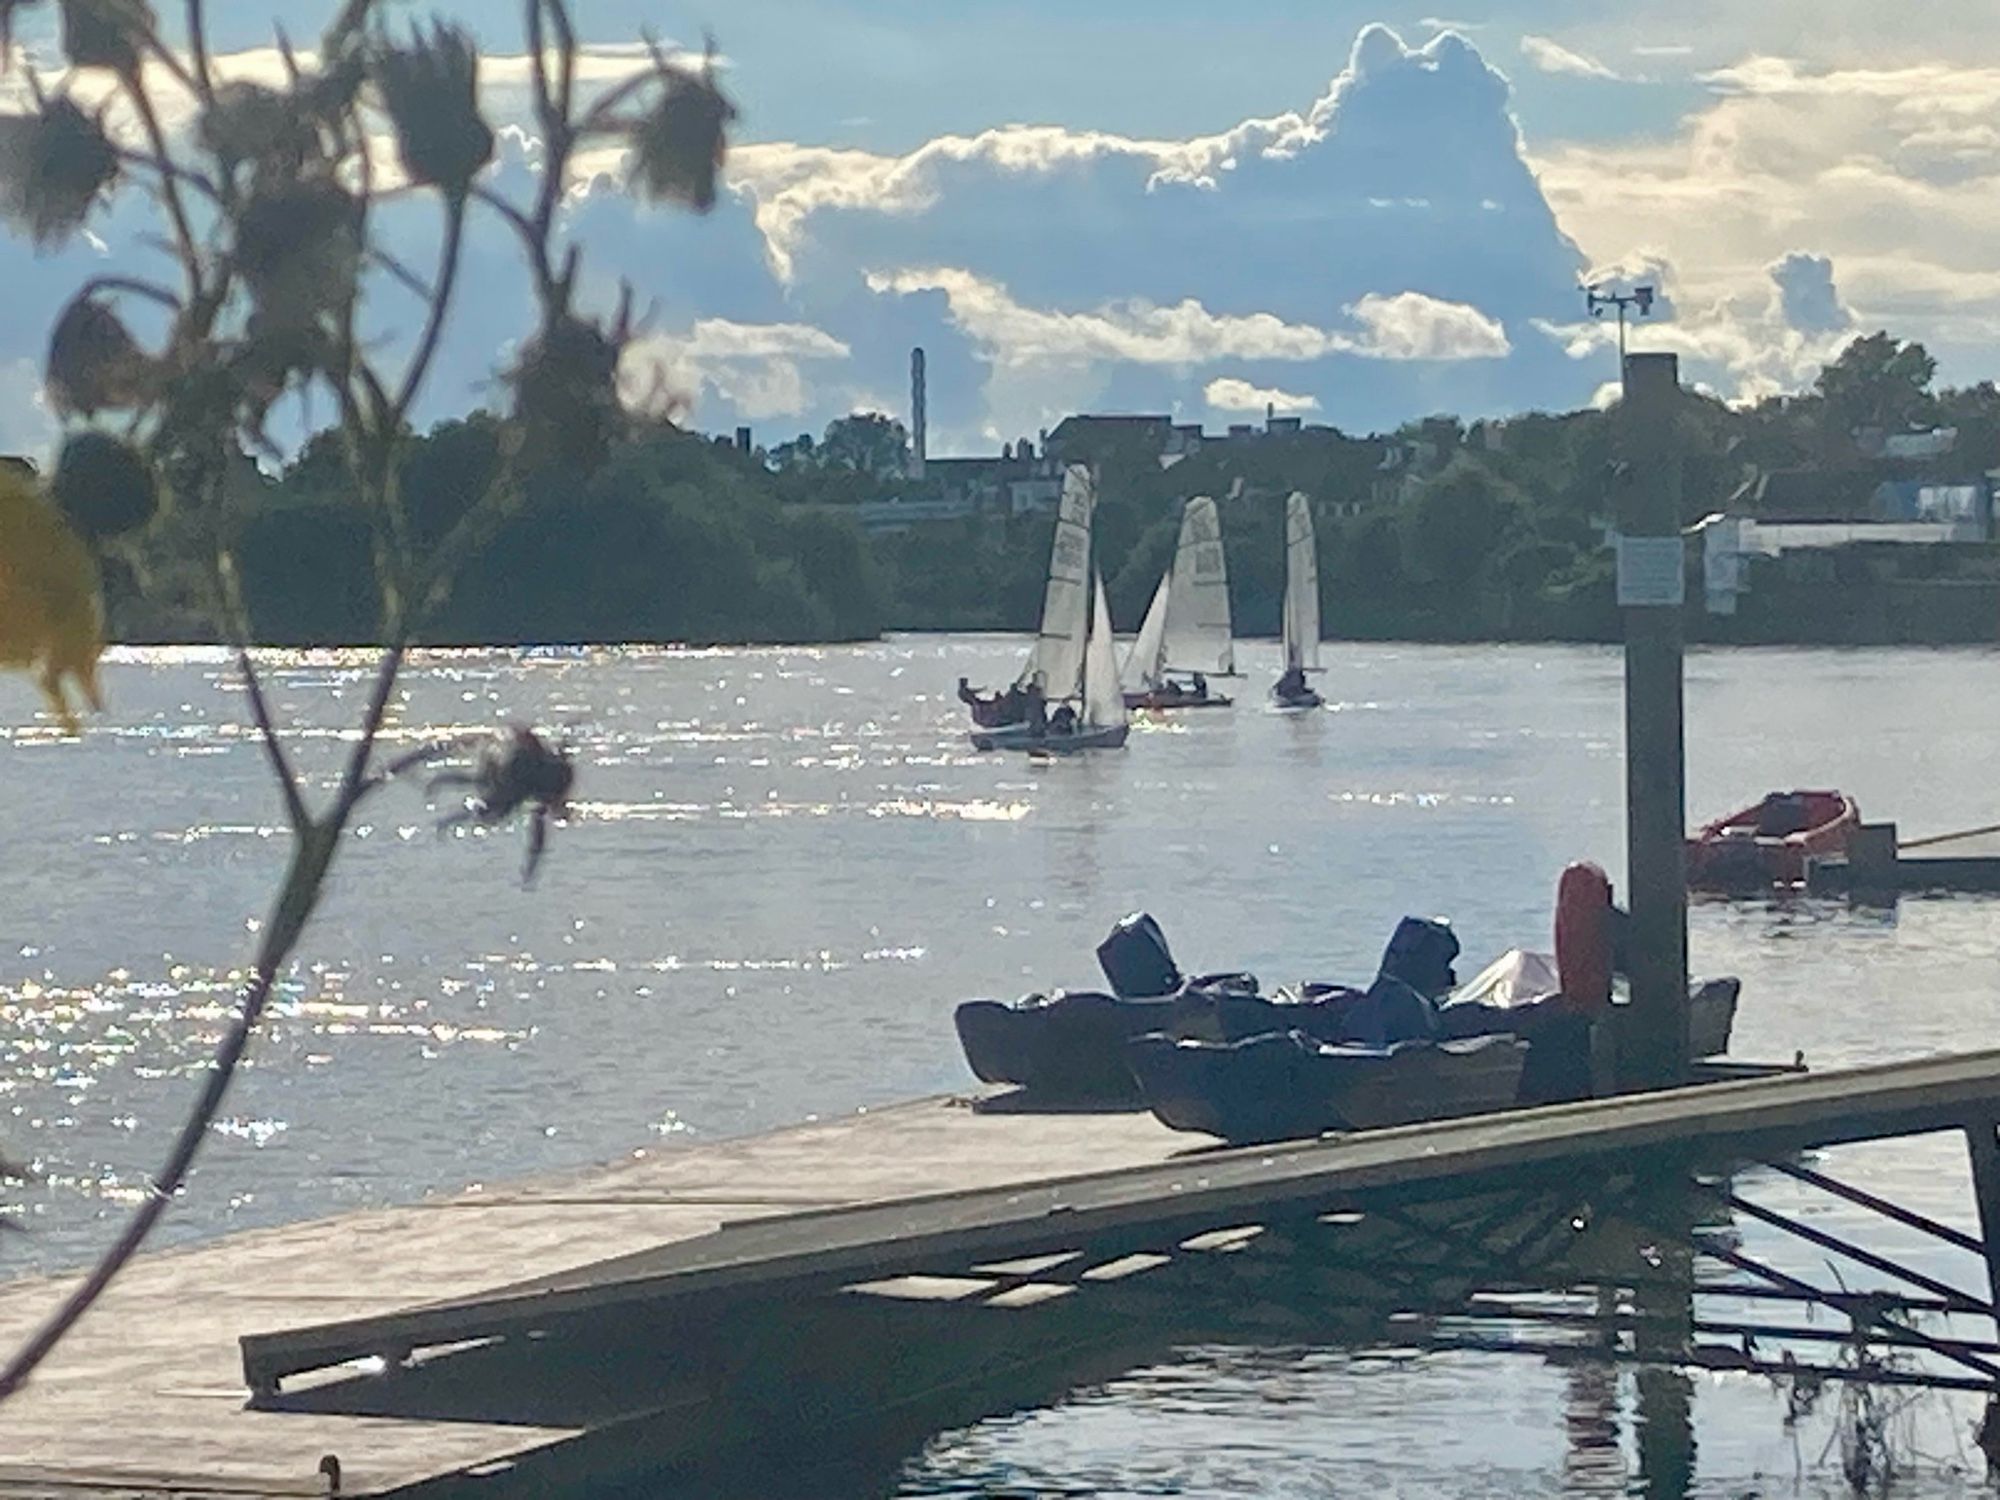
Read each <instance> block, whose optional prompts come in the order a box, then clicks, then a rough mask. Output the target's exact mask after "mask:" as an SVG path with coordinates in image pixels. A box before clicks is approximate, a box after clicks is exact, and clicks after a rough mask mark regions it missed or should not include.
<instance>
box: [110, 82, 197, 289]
mask: <svg viewBox="0 0 2000 1500" xmlns="http://www.w3.org/2000/svg"><path fill="white" fill-rule="evenodd" d="M122 82H123V85H124V89H125V94H126V97H127V98H129V99H130V100H131V101H132V107H133V108H134V109H135V110H137V111H138V112H139V119H140V122H141V123H142V124H143V125H144V126H145V128H146V139H147V141H148V143H149V144H150V145H151V146H152V148H153V155H154V156H156V157H158V158H159V160H160V161H162V162H166V163H169V164H170V163H171V162H172V161H173V154H172V153H171V152H170V151H168V150H167V133H166V131H165V130H163V129H161V128H160V116H159V113H158V111H156V110H155V109H154V108H153V98H152V95H151V94H150V93H148V92H147V89H146V85H145V82H144V80H143V79H142V78H141V77H140V75H139V73H138V72H137V71H136V70H134V71H133V72H132V73H130V74H128V75H127V76H126V77H125V78H124V79H123V80H122ZM160 202H161V204H162V206H163V207H164V208H165V209H166V212H167V219H168V221H169V222H170V223H172V225H173V226H174V239H175V241H176V242H177V246H178V250H179V258H180V262H181V269H182V270H184V271H185V272H186V273H187V279H188V294H189V297H190V299H191V300H193V301H200V300H201V286H202V275H201V251H200V249H199V248H198V247H197V246H196V245H195V239H194V228H193V226H192V224H191V223H190V221H189V219H188V215H187V205H186V204H184V203H183V202H182V201H181V190H180V183H179V181H178V179H177V177H176V174H175V173H174V172H172V171H170V170H169V171H163V172H162V173H161V174H160Z"/></svg>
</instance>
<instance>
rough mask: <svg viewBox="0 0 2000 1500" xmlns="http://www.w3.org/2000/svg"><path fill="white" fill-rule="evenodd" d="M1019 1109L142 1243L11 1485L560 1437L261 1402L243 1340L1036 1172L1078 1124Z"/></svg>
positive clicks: (261, 1482) (97, 1481) (45, 1378)
mask: <svg viewBox="0 0 2000 1500" xmlns="http://www.w3.org/2000/svg"><path fill="white" fill-rule="evenodd" d="M1011 1123H1012V1122H1011V1121H1010V1122H1005V1123H1002V1122H997V1121H995V1120H991V1119H988V1118H987V1117H983V1116H979V1115H976V1114H974V1113H973V1112H972V1111H971V1110H970V1109H968V1108H965V1107H963V1106H962V1105H955V1104H952V1103H950V1102H948V1101H942V1100H928V1101H915V1102H913V1103H911V1104H909V1105H907V1106H899V1107H896V1108H891V1109H887V1110H876V1111H871V1112H869V1113H867V1114H865V1115H855V1116H851V1117H848V1118H845V1119H841V1120H835V1121H826V1122H820V1123H816V1124H811V1125H805V1126H798V1127H793V1128H791V1129H788V1130H783V1131H777V1132H773V1133H771V1134H768V1135H764V1136H757V1137H752V1138H749V1139H747V1140H740V1141H726V1142H720V1143H714V1144H693V1145H689V1146H685V1147H683V1146H678V1145H675V1146H670V1147H667V1148H663V1149H656V1150H655V1151H653V1152H650V1153H649V1154H647V1155H646V1156H644V1157H635V1158H628V1159H627V1160H624V1161H621V1162H618V1163H614V1164H612V1165H610V1166H607V1167H602V1168H595V1169H591V1170H589V1171H587V1172H583V1173H572V1174H567V1175H560V1176H555V1175H552V1176H549V1177H545V1178H543V1179H540V1180H536V1181H531V1182H524V1183H519V1184H509V1185H503V1186H496V1187H491V1188H487V1189H483V1190H480V1191H475V1192H468V1193H463V1194H457V1195H453V1196H452V1197H450V1198H439V1199H432V1200H428V1201H426V1202H424V1203H421V1204H415V1205H410V1206H408V1207H401V1208H392V1209H377V1210H367V1211H363V1212H359V1213H350V1214H346V1215H342V1216H340V1217H337V1218H333V1219H325V1220H318V1221H313V1222H307V1223H301V1224H292V1225H285V1226H281V1227H278V1228H273V1229H265V1230H257V1231H252V1232H249V1233H244V1234H239V1235H233V1236H229V1237H227V1238H224V1239H220V1240H215V1241H210V1242H208V1243H206V1244H201V1245H196V1246H192V1247H188V1248H184V1249H177V1250H172V1251H165V1252H160V1253H156V1254H150V1255H145V1256H142V1257H141V1258H140V1259H139V1260H138V1261H136V1262H135V1263H134V1264H133V1265H132V1267H131V1268H130V1269H129V1270H128V1271H127V1273H126V1275H125V1277H123V1278H122V1279H121V1280H120V1281H119V1282H118V1283H117V1284H116V1285H115V1286H114V1287H113V1289H112V1290H111V1292H110V1293H109V1294H108V1295H107V1296H106V1297H105V1299H104V1301H103V1302H101V1303H100V1304H99V1306H98V1308H97V1309H96V1310H95V1311H94V1312H93V1313H92V1314H91V1316H90V1317H89V1318H87V1319H86V1320H85V1321H84V1322H83V1324H82V1325H80V1327H79V1328H78V1329H77V1331H76V1333H75V1334H74V1335H73V1336H72V1338H71V1340H70V1341H68V1342H67V1343H65V1345H64V1346H63V1347H62V1348H61V1349H60V1350H59V1351H58V1352H57V1353H56V1355H55V1356H54V1357H53V1358H52V1359H51V1361H50V1362H49V1364H48V1365H47V1366H45V1367H44V1369H43V1370H42V1372H40V1373H39V1374H38V1376H37V1378H36V1379H35V1380H34V1381H33V1382H32V1383H31V1384H30V1385H29V1386H28V1388H27V1389H26V1390H24V1391H23V1392H21V1393H20V1394H19V1395H18V1396H16V1397H15V1398H14V1399H12V1400H10V1401H9V1402H7V1403H6V1405H5V1406H4V1407H0V1497H7V1500H12V1497H15V1496H26V1495H36V1496H48V1495H58V1496H60V1495H74V1496H77V1497H82V1496H106V1495H113V1494H116V1493H117V1489H118V1487H119V1486H124V1487H125V1488H126V1489H127V1490H128V1492H131V1493H145V1494H152V1495H158V1494H162V1493H208V1494H217V1495H221V1494H231V1495H252V1494H254V1495H266V1494H268V1495H273V1496H278V1495H291V1494H324V1493H325V1481H324V1480H323V1479H322V1478H321V1477H320V1475H319V1472H318V1464H319V1460H320V1457H321V1456H322V1455H323V1454H326V1453H334V1454H337V1455H338V1456H339V1457H340V1459H341V1462H342V1468H343V1476H342V1477H343V1486H342V1489H343V1493H344V1494H348V1495H369V1494H382V1493H387V1492H390V1491H396V1490H401V1489H405V1488H409V1487H412V1486H421V1485H423V1484H424V1483H425V1482H427V1481H431V1480H435V1479H439V1478H442V1477H444V1476H447V1475H449V1474H452V1473H454V1472H457V1471H460V1470H467V1469H472V1468H476V1467H479V1466H481V1465H484V1464H488V1463H492V1462H495V1461H500V1460H506V1459H510V1458H519V1457H522V1456H524V1455H526V1454H529V1453H531V1452H533V1451H535V1450H537V1449H542V1448H546V1447H547V1446H549V1445H550V1444H556V1443H561V1442H564V1441H566V1440H567V1439H569V1438H571V1437H573V1436H574V1435H575V1430H574V1429H569V1428H530V1427H496V1426H490V1425H483V1424H473V1423H443V1422H427V1421H419V1422H410V1421H399V1420H383V1419H372V1418H355V1417H349V1416H335V1415H317V1414H306V1413H296V1412H285V1413H278V1412H260V1411H254V1410H249V1409H247V1408H246V1407H245V1404H244V1403H245V1402H246V1401H247V1399H248V1395H249V1392H248V1390H247V1388H246V1387H245V1385H244V1382H243V1373H242V1369H243V1367H242V1359H241V1352H240V1349H239V1347H238V1339H239V1337H240V1336H241V1335H242V1334H243V1333H244V1332H245V1331H246V1329H247V1330H257V1329H274V1328H283V1327H288V1326H296V1325H300V1324H311V1323H320V1322H325V1321H329V1320H335V1319H345V1318H349V1317H354V1316H366V1315H371V1314H382V1313H389V1312H393V1311H395V1310H397V1309H400V1308H403V1307H407V1306H409V1305H410V1304H412V1303H413V1302H435V1301H439V1300H442V1299H445V1298H449V1297H458V1296H463V1295H465V1293H466V1292H467V1291H468V1290H476V1289H478V1288H482V1287H500V1286H504V1285H508V1284H511V1283H514V1282H518V1281H520V1280H523V1279H525V1278H527V1277H530V1276H535V1275H540V1274H546V1273H547V1272H548V1271H549V1270H550V1269H552V1268H561V1267H568V1266H582V1265H587V1264H590V1263H593V1262H595V1261H598V1260H601V1259H602V1258H603V1257H604V1256H605V1255H607V1254H615V1253H619V1252H621V1251H625V1252H629V1251H633V1250H638V1249H640V1248H645V1247H652V1246H657V1245H659V1244H662V1243H667V1242H671V1241H673V1240H676V1239H684V1238H692V1237H696V1236H699V1235H702V1234H706V1233H710V1232H713V1231H714V1230H716V1229H717V1228H719V1227H720V1226H721V1225H722V1224H723V1223H725V1222H741V1221H743V1220H747V1219H751V1218H754V1217H757V1216H760V1215H768V1214H773V1213H783V1212H787V1211H791V1210H794V1209H796V1208H797V1207H799V1206H800V1205H801V1204H802V1203H805V1202H811V1203H814V1204H819V1205H826V1204H836V1203H852V1202H859V1201H862V1200H863V1199H865V1198H867V1197H868V1196H870V1195H879V1194H891V1195H893V1194H895V1193H897V1192H916V1193H922V1192H927V1191H936V1190H939V1189H941V1188H945V1187H948V1186H951V1185H953V1184H955V1183H966V1184H985V1183H993V1182H999V1181H1006V1180H1010V1179H1016V1178H1020V1177H1022V1176H1026V1175H1032V1173H1033V1172H1034V1171H1035V1170H1036V1169H1037V1167H1038V1166H1039V1165H1040V1164H1041V1163H1043V1162H1045V1161H1047V1160H1048V1158H1049V1153H1050V1150H1051V1144H1052V1142H1054V1141H1055V1140H1056V1139H1057V1138H1058V1137H1059V1136H1060V1135H1062V1134H1063V1132H1060V1131H1057V1130H1055V1129H1053V1128H1051V1127H1049V1126H1048V1125H1047V1124H1046V1123H1044V1124H1042V1125H1039V1126H1037V1125H1035V1124H1033V1123H1032V1122H1031V1123H1030V1125H1029V1126H1028V1128H1026V1129H1011V1128H1009V1127H1010V1124H1011ZM1096 1123H1097V1124H1098V1125H1099V1126H1100V1127H1101V1128H1100V1129H1099V1130H1098V1131H1096V1132H1095V1133H1093V1132H1091V1131H1090V1130H1088V1129H1086V1130H1084V1131H1083V1132H1080V1133H1079V1132H1076V1131H1071V1132H1068V1133H1067V1134H1068V1139H1069V1141H1070V1147H1069V1149H1070V1150H1072V1151H1077V1152H1081V1153H1083V1154H1085V1155H1091V1154H1095V1155H1097V1156H1099V1157H1100V1158H1101V1159H1107V1160H1123V1161H1136V1160H1145V1159H1158V1158H1160V1157H1162V1156H1164V1155H1166V1154H1167V1153H1168V1152H1170V1151H1172V1150H1175V1149H1179V1148H1180V1147H1182V1146H1183V1145H1184V1144H1185V1138H1184V1137H1178V1136H1175V1135H1173V1134H1172V1133H1171V1132H1168V1131H1166V1130H1165V1129H1163V1128H1162V1127H1160V1126H1158V1125H1156V1124H1155V1123H1154V1122H1153V1121H1152V1120H1151V1119H1150V1118H1149V1117H1125V1118H1122V1119H1116V1118H1108V1117H1098V1118H1097V1121H1096ZM996 1127H997V1128H996ZM1085 1137H1087V1138H1088V1139H1087V1140H1086V1139H1084V1138H1085ZM446 1210H448V1211H446ZM68 1284H69V1278H64V1277H54V1278H47V1277H41V1278H33V1279H27V1280H19V1281H15V1282H12V1283H4V1284H0V1345H8V1344H13V1343H15V1342H18V1341H19V1340H20V1339H21V1338H23V1337H25V1336H26V1334H27V1333H28V1332H29V1330H31V1329H32V1328H33V1327H34V1326H35V1324H36V1323H38V1322H39V1321H40V1320H41V1319H42V1318H43V1317H44V1316H46V1314H47V1312H48V1310H49V1309H50V1308H51V1307H53V1305H54V1304H55V1302H56V1300H57V1298H58V1297H59V1296H60V1295H61V1294H62V1292H63V1291H64V1290H65V1289H66V1287H67V1285H68Z"/></svg>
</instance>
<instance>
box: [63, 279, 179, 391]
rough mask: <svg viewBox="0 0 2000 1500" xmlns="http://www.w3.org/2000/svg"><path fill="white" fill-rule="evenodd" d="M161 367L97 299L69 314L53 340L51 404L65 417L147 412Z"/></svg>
mask: <svg viewBox="0 0 2000 1500" xmlns="http://www.w3.org/2000/svg"><path fill="white" fill-rule="evenodd" d="M157 377H158V366H157V365H156V363H155V362H154V361H153V360H152V359H151V358H150V357H149V356H148V355H147V354H146V353H145V351H144V350H142V349H141V348H140V347H139V345H138V341H137V340H135V339H134V338H133V337H132V335H131V333H130V332H129V331H127V329H126V327H125V324H124V322H123V321H122V320H121V319H120V318H119V316H118V314H117V313H115V312H113V311H112V310H111V309H110V307H109V306H107V305H106V304H105V303H103V302H100V301H98V300H97V299H96V298H95V297H79V298H78V299H77V300H76V301H74V302H72V303H70V305H69V306H68V307H67V308H66V309H64V311H63V315H62V316H61V317H60V318H58V319H57V320H56V326H55V331H54V332H53V333H51V334H50V335H49V363H48V369H47V371H46V373H45V383H46V384H47V386H48V392H49V400H50V401H51V402H52V403H53V404H54V406H55V409H56V410H57V411H58V412H60V413H62V414H64V415H76V416H85V417H87V416H90V415H91V414H92V413H94V412H99V411H105V410H119V409H122V408H128V407H135V406H143V405H145V404H146V402H147V401H149V400H150V399H151V398H152V395H153V393H154V392H155V391H156V390H157V389H158V388H159V381H158V378H157Z"/></svg>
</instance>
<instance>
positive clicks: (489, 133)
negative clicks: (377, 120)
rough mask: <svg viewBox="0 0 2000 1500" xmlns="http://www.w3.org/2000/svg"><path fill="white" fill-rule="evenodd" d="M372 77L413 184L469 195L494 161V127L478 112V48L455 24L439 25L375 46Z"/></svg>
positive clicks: (370, 66)
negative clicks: (406, 40) (404, 42)
mask: <svg viewBox="0 0 2000 1500" xmlns="http://www.w3.org/2000/svg"><path fill="white" fill-rule="evenodd" d="M368 76H369V77H370V79H372V80H373V82H374V84H375V89H376V92H377V93H379V94H380V95H381V97H382V107H383V108H384V109H386V110H387V111H388V113H389V121H390V123H391V124H392V125H394V126H395V128H396V147H397V150H398V152H399V153H400V154H401V156H402V159H403V170H404V171H405V172H407V173H408V174H409V176H410V180H411V181H412V182H420V183H423V184H425V185H427V186H429V187H435V188H441V189H443V190H444V191H445V192H446V193H449V194H453V195H455V196H463V195H464V194H465V193H466V192H468V191H470V189H471V187H472V180H473V179H474V178H475V177H477V176H478V175H479V173H480V172H481V171H482V170H483V169H484V168H485V166H486V164H487V163H488V162H489V161H491V160H492V159H493V129H492V127H491V126H489V125H488V124H487V123H486V121H485V120H484V119H482V118H481V117H480V114H479V51H478V49H477V48H476V47H475V46H474V45H473V43H472V38H471V37H470V36H468V35H467V34H466V33H465V32H464V31H462V30H460V29H459V28H458V27H456V26H447V25H445V24H444V23H443V22H441V21H440V22H438V23H436V24H435V25H433V27H432V28H431V33H430V35H429V36H428V37H426V36H425V35H424V34H423V33H422V32H421V31H419V32H417V33H416V34H414V35H413V36H412V37H411V38H410V44H409V45H408V46H407V47H397V46H393V45H391V44H390V43H388V42H387V41H386V40H383V41H380V42H378V43H377V44H376V45H375V46H373V47H371V48H370V49H369V55H368Z"/></svg>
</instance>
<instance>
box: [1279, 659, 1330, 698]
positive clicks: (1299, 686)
mask: <svg viewBox="0 0 2000 1500" xmlns="http://www.w3.org/2000/svg"><path fill="white" fill-rule="evenodd" d="M1271 692H1272V694H1273V696H1275V697H1276V698H1277V700H1278V701H1279V702H1280V703H1310V702H1312V701H1313V700H1314V699H1316V698H1318V697H1319V694H1317V693H1315V692H1314V691H1313V690H1312V689H1311V688H1310V687H1308V686H1307V685H1306V669H1305V668H1304V667H1299V666H1292V667H1287V668H1285V673H1284V676H1282V677H1280V678H1279V679H1278V681H1277V685H1276V686H1274V687H1273V688H1272V689H1271Z"/></svg>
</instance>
